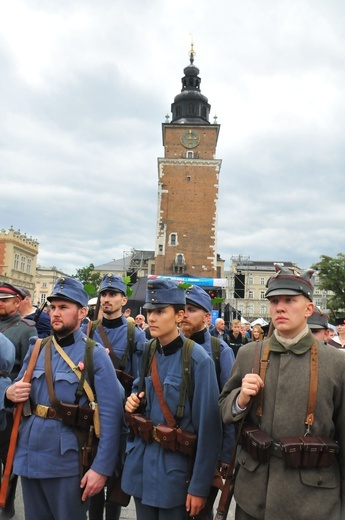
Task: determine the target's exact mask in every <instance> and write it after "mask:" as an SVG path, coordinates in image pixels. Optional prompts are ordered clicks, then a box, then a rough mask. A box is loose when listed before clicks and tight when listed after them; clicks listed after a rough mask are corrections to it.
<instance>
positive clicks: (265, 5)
mask: <svg viewBox="0 0 345 520" xmlns="http://www.w3.org/2000/svg"><path fill="white" fill-rule="evenodd" d="M191 35H192V36H191ZM192 37H193V40H194V45H195V51H196V57H195V64H196V65H197V66H198V67H199V69H200V76H201V78H202V83H201V91H202V93H203V94H204V95H206V96H207V97H208V100H209V102H210V104H211V105H212V108H211V119H210V120H211V121H212V122H213V117H214V116H215V115H217V117H218V123H219V124H220V125H221V130H220V136H219V142H218V149H217V158H220V159H222V169H221V176H220V193H219V207H218V252H219V253H220V255H221V256H222V257H223V258H224V259H225V260H226V264H225V265H226V267H229V265H230V258H231V257H232V256H238V255H243V256H246V257H250V258H251V259H252V260H267V259H269V260H291V261H293V262H297V263H298V264H299V265H300V266H301V267H309V265H310V264H312V263H313V262H316V261H318V260H319V258H320V255H322V254H327V255H330V256H336V255H337V254H338V253H339V252H344V250H345V248H344V213H345V209H344V195H345V189H344V185H345V184H344V167H345V166H344V165H345V142H344V141H345V91H344V85H345V2H344V1H343V0H327V2H326V1H325V0H279V1H278V2H277V0H260V1H258V0H242V1H241V2H239V1H238V0H236V1H235V0H214V1H213V2H210V1H209V0H198V1H194V2H186V1H183V2H182V1H181V0H129V1H128V0H127V1H124V0H97V1H95V0H56V1H49V2H47V1H46V0H25V1H24V0H11V2H3V3H2V5H1V7H0V70H1V82H0V93H1V95H0V175H1V197H0V210H1V214H0V225H1V228H4V229H6V230H8V229H9V228H10V226H11V225H13V227H14V228H15V229H20V230H21V232H23V233H26V234H27V235H28V236H32V237H34V238H36V239H37V240H38V241H39V243H40V246H39V257H38V262H39V264H40V265H42V266H46V267H47V266H52V265H54V266H56V267H58V268H60V269H62V270H65V271H66V272H67V273H70V274H75V269H76V268H79V267H83V266H85V265H88V264H89V263H90V262H93V263H94V264H95V265H99V264H102V263H106V262H109V261H111V260H112V259H114V258H116V259H117V258H121V257H122V256H123V255H124V254H127V252H128V251H130V250H131V249H132V248H136V249H154V246H155V231H156V213H157V179H158V175H157V157H160V156H163V147H162V133H161V123H162V122H164V119H165V114H166V113H167V112H170V105H171V103H172V101H173V99H174V96H175V95H176V94H178V93H179V92H180V90H181V77H182V75H183V68H184V67H185V66H186V65H187V64H188V62H189V58H188V52H189V48H190V42H191V38H192ZM195 225H197V224H196V223H193V222H191V226H195Z"/></svg>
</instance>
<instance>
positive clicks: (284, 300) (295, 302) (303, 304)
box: [269, 294, 314, 338]
mask: <svg viewBox="0 0 345 520" xmlns="http://www.w3.org/2000/svg"><path fill="white" fill-rule="evenodd" d="M269 301H270V314H271V318H272V322H273V325H274V327H275V328H276V329H277V330H278V332H279V334H280V335H281V336H283V337H285V338H294V337H295V336H297V334H299V333H300V332H302V330H303V329H304V328H305V326H306V324H307V318H309V316H311V315H312V314H313V311H314V304H313V303H312V302H311V301H309V300H308V299H307V298H306V297H305V296H303V295H302V294H300V295H296V296H272V298H269Z"/></svg>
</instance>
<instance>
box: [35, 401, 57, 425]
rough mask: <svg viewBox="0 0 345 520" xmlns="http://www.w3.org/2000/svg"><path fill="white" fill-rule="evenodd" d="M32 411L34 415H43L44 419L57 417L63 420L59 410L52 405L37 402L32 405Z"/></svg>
mask: <svg viewBox="0 0 345 520" xmlns="http://www.w3.org/2000/svg"><path fill="white" fill-rule="evenodd" d="M31 411H32V413H33V414H34V415H37V417H41V418H42V419H55V420H56V421H62V417H61V415H60V413H59V411H58V410H56V409H55V408H52V407H51V406H46V405H44V404H36V405H34V406H32V410H31Z"/></svg>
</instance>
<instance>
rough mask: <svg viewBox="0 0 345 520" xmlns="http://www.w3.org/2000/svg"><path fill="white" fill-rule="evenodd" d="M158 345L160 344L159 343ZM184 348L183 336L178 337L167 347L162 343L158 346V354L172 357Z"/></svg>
mask: <svg viewBox="0 0 345 520" xmlns="http://www.w3.org/2000/svg"><path fill="white" fill-rule="evenodd" d="M157 343H158V342H157ZM182 347H183V339H182V338H181V336H177V338H175V339H174V340H173V341H172V342H171V343H168V344H167V345H164V347H162V345H161V344H160V343H158V344H157V352H158V354H161V355H164V356H171V355H172V354H175V353H176V352H177V351H178V350H180V348H182Z"/></svg>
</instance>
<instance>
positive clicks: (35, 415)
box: [6, 277, 123, 520]
mask: <svg viewBox="0 0 345 520" xmlns="http://www.w3.org/2000/svg"><path fill="white" fill-rule="evenodd" d="M48 300H49V302H50V304H51V313H50V317H51V324H52V329H53V336H52V337H51V342H49V341H48V342H47V343H45V344H44V346H43V348H42V350H41V352H40V354H39V356H38V359H37V363H36V366H35V369H34V372H33V376H32V379H31V383H26V382H24V381H23V379H22V378H23V375H24V373H25V371H26V369H27V366H28V362H29V359H30V356H31V353H32V349H33V345H31V347H30V350H29V352H28V355H27V356H26V358H25V360H24V364H23V367H22V369H21V371H20V373H19V375H18V377H17V379H16V381H15V382H14V383H13V384H12V385H11V386H9V387H8V388H7V390H6V397H7V400H8V401H12V402H14V403H18V402H24V401H26V400H27V399H28V397H29V396H30V402H31V409H32V415H30V416H27V417H24V418H23V419H22V423H21V427H20V432H19V438H18V444H17V449H16V453H15V459H14V472H15V473H16V474H18V475H20V476H21V480H22V489H23V498H24V506H25V518H26V520H47V519H48V518H49V519H50V518H54V520H66V519H73V520H85V519H86V513H87V507H88V498H89V497H91V496H93V495H95V494H97V493H98V492H99V491H100V489H102V488H103V486H104V484H105V482H106V479H107V477H108V476H110V475H112V474H113V472H114V470H115V467H116V464H117V462H118V456H119V449H120V433H121V427H122V417H123V398H122V389H121V388H120V385H119V383H118V381H117V378H116V374H115V371H114V368H113V366H112V363H111V361H110V359H109V356H108V354H107V352H106V351H105V349H104V348H103V346H101V345H99V344H97V343H96V345H94V348H93V355H92V360H93V362H92V364H93V367H92V369H93V370H92V372H93V385H94V390H95V394H96V396H97V403H98V407H99V416H100V425H101V432H100V438H99V442H98V447H97V453H96V456H95V458H94V459H93V461H92V463H91V467H90V469H88V470H87V471H86V473H85V474H84V475H81V458H80V456H81V455H83V451H81V450H80V446H79V442H78V431H80V430H78V422H77V419H78V418H79V414H80V413H81V412H82V410H81V409H79V408H78V410H79V411H78V414H77V415H76V416H75V417H76V420H75V421H71V419H70V418H68V414H66V413H63V411H64V410H66V409H67V410H69V406H70V405H71V406H72V408H71V409H73V405H76V404H77V405H78V406H83V407H84V408H85V407H87V408H89V401H88V398H87V396H86V394H85V392H82V395H81V396H80V395H79V394H78V393H77V392H78V391H79V378H78V376H77V372H78V370H80V371H81V370H83V367H84V366H85V365H84V360H85V362H86V358H85V349H86V340H87V338H86V336H85V334H83V332H82V330H81V328H80V323H81V321H82V319H83V318H85V316H86V314H87V303H88V295H87V293H86V292H85V290H84V288H83V286H82V284H81V283H80V282H79V281H78V280H75V279H73V278H67V277H66V278H60V279H58V281H57V283H56V285H55V287H54V290H53V293H52V294H51V296H49V297H48ZM44 341H45V340H44ZM56 345H57V346H60V347H61V348H62V350H63V352H64V353H65V354H67V356H68V357H69V358H70V360H71V361H72V363H74V365H75V366H74V368H73V369H72V368H71V367H70V366H69V364H68V363H67V362H66V360H65V359H64V357H63V356H62V354H61V353H60V352H59V350H58V348H57V346H56ZM46 352H47V354H46ZM49 366H50V370H48V369H49ZM88 368H91V367H88ZM49 372H50V373H51V376H50V377H51V379H52V381H51V380H48V378H49ZM86 379H87V380H88V382H89V383H90V384H91V385H92V382H91V379H90V374H89V372H87V373H86ZM49 383H50V385H49ZM51 384H52V385H53V390H54V392H55V397H56V400H57V402H58V403H59V406H57V405H55V404H54V403H52V402H51V400H52V399H51V398H50V391H49V388H48V387H49V386H51ZM109 395H111V399H110V398H109ZM54 401H55V399H54ZM61 405H63V407H62V408H61ZM66 416H67V417H66ZM81 417H82V418H83V417H84V412H83V413H81ZM66 418H67V419H68V421H66ZM90 432H92V430H90Z"/></svg>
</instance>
